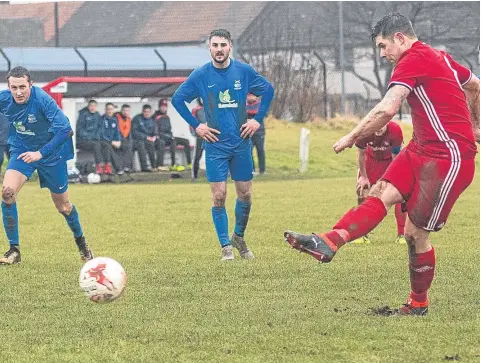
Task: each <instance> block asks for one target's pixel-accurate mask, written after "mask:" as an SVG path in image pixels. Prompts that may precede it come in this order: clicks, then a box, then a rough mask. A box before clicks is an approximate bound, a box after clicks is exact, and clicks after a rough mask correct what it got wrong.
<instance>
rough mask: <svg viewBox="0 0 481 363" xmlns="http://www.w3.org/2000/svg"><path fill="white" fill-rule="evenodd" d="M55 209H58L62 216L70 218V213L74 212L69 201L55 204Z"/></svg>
mask: <svg viewBox="0 0 481 363" xmlns="http://www.w3.org/2000/svg"><path fill="white" fill-rule="evenodd" d="M55 208H57V211H58V212H59V213H60V214H63V215H67V216H68V215H69V214H70V212H71V211H72V204H71V203H70V202H69V201H68V200H67V201H65V202H62V203H55Z"/></svg>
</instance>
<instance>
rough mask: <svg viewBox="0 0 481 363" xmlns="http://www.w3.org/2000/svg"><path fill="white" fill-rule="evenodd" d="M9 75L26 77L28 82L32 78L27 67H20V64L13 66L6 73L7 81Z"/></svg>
mask: <svg viewBox="0 0 481 363" xmlns="http://www.w3.org/2000/svg"><path fill="white" fill-rule="evenodd" d="M10 77H14V78H22V77H27V81H28V82H30V80H31V79H32V77H31V76H30V72H29V71H28V69H27V68H25V67H21V66H18V67H14V68H12V69H11V70H10V71H9V72H8V73H7V81H8V79H9V78H10Z"/></svg>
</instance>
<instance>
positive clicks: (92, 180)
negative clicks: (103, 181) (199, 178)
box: [87, 173, 100, 184]
mask: <svg viewBox="0 0 481 363" xmlns="http://www.w3.org/2000/svg"><path fill="white" fill-rule="evenodd" d="M87 182H88V183H89V184H98V183H100V175H99V174H95V173H90V174H89V175H87Z"/></svg>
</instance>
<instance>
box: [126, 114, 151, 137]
mask: <svg viewBox="0 0 481 363" xmlns="http://www.w3.org/2000/svg"><path fill="white" fill-rule="evenodd" d="M155 135H156V130H155V121H154V119H153V118H152V117H150V118H147V119H146V118H144V116H142V114H138V115H137V116H135V117H134V118H133V120H132V138H133V139H134V140H142V141H145V139H147V137H148V136H155Z"/></svg>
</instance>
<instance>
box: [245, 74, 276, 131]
mask: <svg viewBox="0 0 481 363" xmlns="http://www.w3.org/2000/svg"><path fill="white" fill-rule="evenodd" d="M248 67H249V70H250V73H249V93H252V94H254V95H256V96H257V97H259V96H261V97H262V98H261V103H260V104H259V110H258V111H257V113H256V115H255V116H254V119H255V120H256V121H257V122H259V123H262V122H264V117H265V116H266V114H267V111H268V110H269V106H270V105H271V102H272V99H273V98H274V87H272V85H271V84H270V82H269V81H268V80H267V79H265V78H264V77H263V76H261V75H260V74H259V73H257V72H256V71H255V70H254V69H253V68H252V67H251V66H248Z"/></svg>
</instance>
